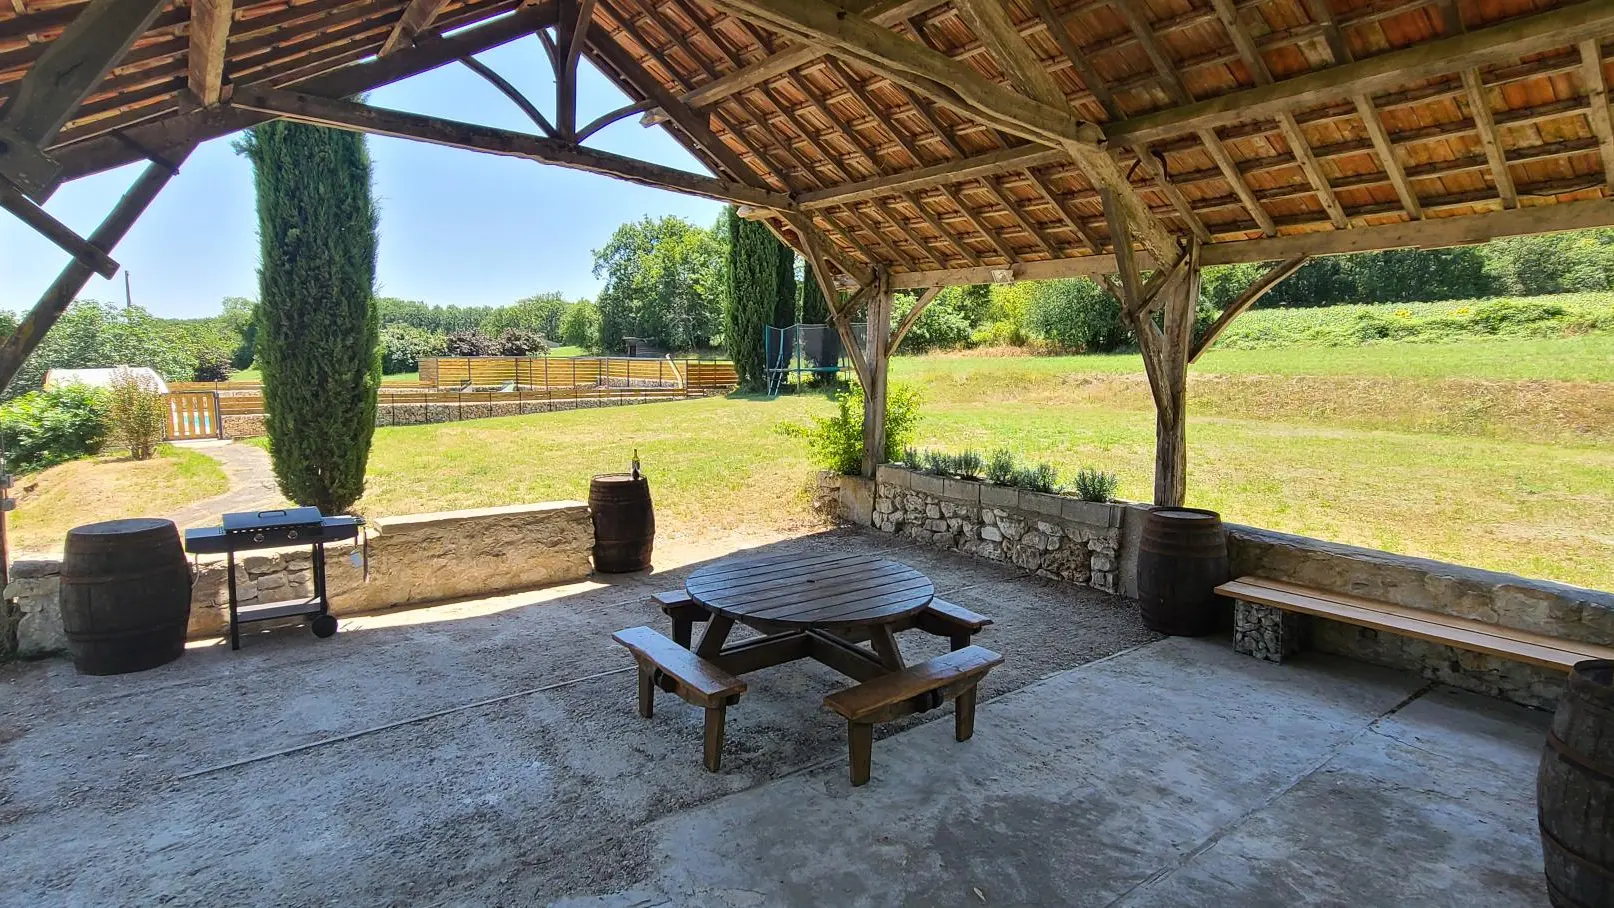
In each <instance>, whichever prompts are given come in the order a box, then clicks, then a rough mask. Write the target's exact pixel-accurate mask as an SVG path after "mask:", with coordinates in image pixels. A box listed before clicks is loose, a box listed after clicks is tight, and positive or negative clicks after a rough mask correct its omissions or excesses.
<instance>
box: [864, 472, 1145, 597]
mask: <svg viewBox="0 0 1614 908" xmlns="http://www.w3.org/2000/svg"><path fill="white" fill-rule="evenodd" d="M873 496H874V497H873V502H874V504H873V510H872V513H871V515H870V518H869V520H870V525H872V526H873V527H874V528H875V529H877V530H881V531H883V532H887V533H900V534H902V535H904V536H907V537H908V538H910V539H915V540H918V541H920V542H924V543H927V544H929V545H934V546H937V547H939V548H944V549H952V550H953V551H957V552H962V553H964V554H966V555H974V556H976V557H978V558H985V559H987V560H988V561H998V562H1004V563H1007V564H1013V565H1015V566H1016V567H1019V568H1021V569H1022V570H1026V571H1030V572H1032V573H1035V574H1038V575H1040V576H1043V577H1050V578H1053V579H1057V580H1065V581H1069V582H1071V583H1080V584H1085V585H1087V586H1091V587H1095V588H1097V589H1100V590H1104V591H1105V592H1110V593H1113V592H1116V591H1117V590H1119V589H1120V586H1121V585H1120V578H1119V566H1120V564H1119V549H1120V543H1121V520H1122V514H1123V511H1124V510H1125V509H1126V506H1125V505H1120V504H1101V503H1095V502H1091V501H1081V500H1079V499H1075V498H1068V497H1065V496H1062V495H1047V494H1043V493H1040V492H1028V491H1026V490H1024V489H1011V488H1007V487H1005V486H998V485H992V484H991V483H985V482H971V481H968V480H962V479H943V478H941V477H939V476H930V475H927V474H924V473H917V472H914V471H912V470H907V469H904V468H902V467H892V466H882V467H880V469H879V472H878V474H877V475H876V477H875V484H874V490H873Z"/></svg>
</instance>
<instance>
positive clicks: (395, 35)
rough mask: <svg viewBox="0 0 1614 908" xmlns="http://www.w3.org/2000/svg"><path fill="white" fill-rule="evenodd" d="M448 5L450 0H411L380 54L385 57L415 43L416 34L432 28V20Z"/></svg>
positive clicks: (383, 44)
mask: <svg viewBox="0 0 1614 908" xmlns="http://www.w3.org/2000/svg"><path fill="white" fill-rule="evenodd" d="M447 5H448V0H409V5H408V6H406V7H404V12H403V17H402V18H400V19H399V20H398V24H397V25H394V26H393V27H392V31H391V32H390V33H389V34H388V35H387V40H386V41H384V42H382V44H381V50H380V52H379V56H382V57H385V56H386V55H387V54H390V53H393V52H394V51H397V50H398V49H400V48H404V47H408V46H409V45H411V44H413V43H414V42H415V36H416V35H419V34H420V33H422V32H424V31H426V30H427V29H429V28H431V25H432V20H433V19H436V18H437V14H438V13H439V12H440V11H442V9H443V7H445V6H447Z"/></svg>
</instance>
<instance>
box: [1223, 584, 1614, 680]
mask: <svg viewBox="0 0 1614 908" xmlns="http://www.w3.org/2000/svg"><path fill="white" fill-rule="evenodd" d="M1216 592H1218V593H1220V594H1222V595H1224V596H1230V597H1232V598H1234V599H1242V600H1244V601H1245V602H1254V603H1258V604H1260V605H1268V606H1272V607H1273V608H1279V609H1283V610H1285V611H1291V612H1300V613H1303V614H1307V615H1315V616H1317V617H1319V618H1328V619H1331V620H1334V621H1343V622H1345V623H1347V624H1355V625H1358V626H1360V627H1369V628H1373V629H1375V630H1383V631H1390V632H1391V633H1396V634H1402V635H1404V636H1408V637H1416V638H1418V639H1420V640H1428V641H1430V642H1432V643H1441V644H1445V645H1447V646H1455V647H1459V648H1461V649H1467V650H1472V651H1474V652H1479V653H1486V654H1489V655H1492V656H1500V657H1502V658H1505V659H1513V660H1516V661H1519V662H1527V663H1530V664H1532V665H1538V666H1541V667H1543V668H1551V669H1559V670H1562V671H1568V670H1569V669H1570V668H1571V667H1573V666H1574V664H1575V663H1576V662H1580V661H1583V660H1585V659H1614V649H1610V648H1608V647H1603V646H1596V645H1593V644H1590V643H1579V642H1576V641H1572V640H1561V639H1558V638H1556V637H1548V636H1545V635H1542V634H1533V633H1530V632H1529V631H1521V630H1515V629H1513V628H1506V627H1500V626H1498V625H1494V624H1487V623H1486V622H1483V621H1475V620H1473V619H1471V618H1459V617H1456V616H1454V615H1442V614H1439V613H1436V612H1428V611H1423V610H1421V609H1414V608H1408V607H1406V606H1401V605H1395V604H1394V603H1389V602H1381V601H1378V600H1375V599H1366V598H1363V597H1361V596H1351V595H1348V594H1345V593H1332V592H1328V591H1326V590H1318V589H1313V588H1311V587H1305V586H1300V585H1299V584H1293V583H1285V582H1283V581H1281V580H1269V579H1267V578H1265V577H1240V578H1239V579H1237V580H1232V581H1229V582H1227V583H1224V584H1222V585H1221V586H1219V587H1217V588H1216Z"/></svg>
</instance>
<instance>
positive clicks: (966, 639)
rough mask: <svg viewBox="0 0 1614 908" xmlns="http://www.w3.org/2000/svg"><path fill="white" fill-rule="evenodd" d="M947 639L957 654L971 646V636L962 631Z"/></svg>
mask: <svg viewBox="0 0 1614 908" xmlns="http://www.w3.org/2000/svg"><path fill="white" fill-rule="evenodd" d="M947 639H948V642H949V643H951V644H952V648H953V652H955V653H956V652H958V651H959V650H961V649H963V648H964V647H966V646H969V645H970V634H968V633H965V632H963V631H960V632H959V633H956V634H953V635H952V636H951V637H949V638H947Z"/></svg>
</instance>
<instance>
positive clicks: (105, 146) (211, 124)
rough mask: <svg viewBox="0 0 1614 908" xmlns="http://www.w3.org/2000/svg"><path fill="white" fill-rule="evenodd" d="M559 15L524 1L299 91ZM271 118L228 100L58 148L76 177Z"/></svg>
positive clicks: (404, 64)
mask: <svg viewBox="0 0 1614 908" xmlns="http://www.w3.org/2000/svg"><path fill="white" fill-rule="evenodd" d="M554 15H555V7H554V4H553V3H541V4H538V5H534V6H529V7H524V8H522V9H520V10H518V11H516V12H513V13H510V14H509V15H507V16H504V17H501V18H498V19H492V20H489V21H487V22H484V23H481V24H478V25H475V26H473V27H471V28H468V29H465V30H464V31H460V32H457V33H455V34H454V35H453V36H451V37H446V38H445V37H432V38H431V39H430V40H426V41H422V42H421V43H419V44H417V45H416V46H415V47H412V48H406V49H404V50H400V51H398V52H397V53H395V54H392V55H391V56H388V57H385V58H377V59H373V60H366V61H364V62H359V63H353V64H350V65H348V66H343V67H341V68H339V69H336V70H334V71H331V72H325V73H321V74H319V75H317V76H312V77H309V78H307V79H306V81H297V82H296V83H295V84H296V85H297V88H298V90H299V91H303V92H306V93H308V94H314V95H323V96H326V97H332V98H345V97H349V96H352V95H356V94H359V93H361V92H366V91H370V90H372V89H376V88H380V87H381V86H383V85H389V84H391V83H393V82H397V81H399V80H402V79H407V78H409V77H410V76H414V75H418V74H420V73H423V72H427V71H429V70H433V69H436V68H438V67H440V66H443V65H445V64H447V63H452V62H453V61H455V60H458V59H459V58H460V57H462V56H465V55H467V54H475V53H481V52H482V51H485V50H489V49H491V48H494V47H498V46H499V45H502V44H508V43H509V42H511V41H514V40H516V39H518V38H522V37H525V36H527V35H530V34H532V32H533V31H534V30H535V29H537V28H542V27H543V26H544V25H548V24H552V23H553V22H554ZM269 119H273V117H270V116H268V115H265V114H259V113H254V112H251V111H246V110H240V109H235V108H230V107H228V106H221V107H216V108H207V109H203V110H198V111H193V112H191V113H188V114H185V115H183V116H179V117H171V118H166V119H163V120H159V121H156V122H152V123H148V124H141V125H136V126H133V127H130V128H128V129H125V130H124V134H125V135H126V136H127V138H128V139H130V140H133V144H132V145H131V144H130V143H129V142H126V141H124V140H121V139H119V138H117V137H114V136H100V137H97V138H93V139H88V140H85V141H83V142H79V143H76V144H73V145H68V146H64V147H61V148H58V149H55V150H53V152H52V154H53V156H55V157H56V158H57V159H58V160H59V161H61V163H62V177H63V178H64V179H69V180H71V179H77V178H79V177H82V176H87V175H89V174H92V173H99V172H101V171H103V170H111V169H113V168H115V167H121V166H123V165H125V164H129V163H132V162H135V161H140V160H144V158H145V154H144V153H143V152H142V151H139V150H137V148H138V149H147V150H150V151H151V152H152V153H154V154H157V155H160V156H162V157H165V158H170V159H171V158H173V157H175V156H176V155H177V154H178V152H179V150H180V149H182V148H189V147H191V146H193V145H195V144H196V143H199V142H205V141H207V140H208V139H214V138H218V137H219V136H226V135H229V134H230V133H232V132H237V131H239V130H242V129H246V128H248V127H250V126H253V125H255V124H257V123H261V122H263V121H264V120H269Z"/></svg>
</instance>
